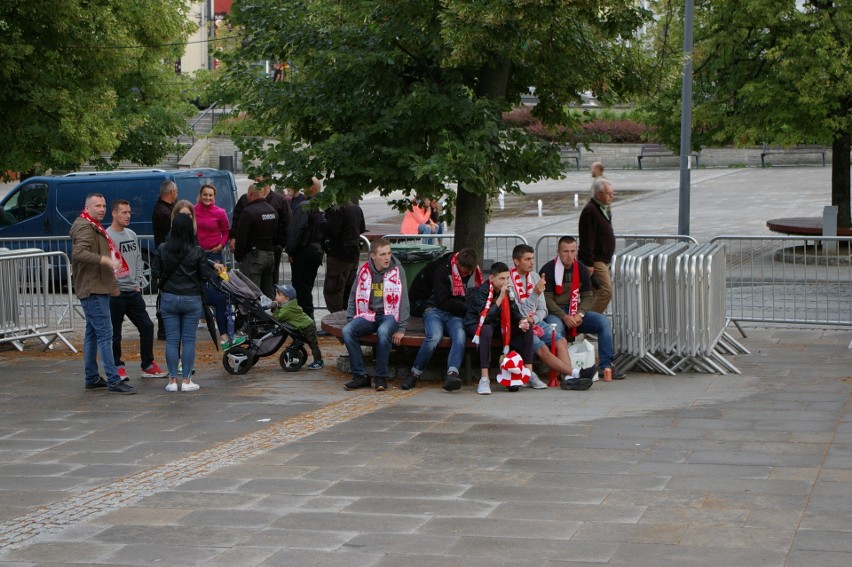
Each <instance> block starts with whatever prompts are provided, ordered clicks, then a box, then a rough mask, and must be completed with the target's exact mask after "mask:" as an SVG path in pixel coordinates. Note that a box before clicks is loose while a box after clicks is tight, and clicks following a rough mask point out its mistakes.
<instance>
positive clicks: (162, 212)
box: [151, 199, 175, 246]
mask: <svg viewBox="0 0 852 567" xmlns="http://www.w3.org/2000/svg"><path fill="white" fill-rule="evenodd" d="M174 208H175V204H174V203H166V202H165V201H163V200H162V199H158V200H157V204H156V205H154V212H153V213H151V230H152V231H153V232H154V246H159V245H160V244H162V243H163V242H165V241H166V238H167V237H168V234H169V231H170V230H171V229H172V209H174Z"/></svg>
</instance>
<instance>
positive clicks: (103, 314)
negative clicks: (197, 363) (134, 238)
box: [70, 193, 136, 394]
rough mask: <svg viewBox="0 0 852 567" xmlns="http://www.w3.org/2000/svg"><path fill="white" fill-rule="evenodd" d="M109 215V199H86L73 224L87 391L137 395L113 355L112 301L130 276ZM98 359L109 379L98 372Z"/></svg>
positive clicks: (91, 196)
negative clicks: (109, 225)
mask: <svg viewBox="0 0 852 567" xmlns="http://www.w3.org/2000/svg"><path fill="white" fill-rule="evenodd" d="M105 216H106V199H104V196H103V195H101V194H100V193H90V194H89V195H87V196H86V204H85V207H84V208H83V212H82V213H81V214H80V216H79V217H77V219H76V220H75V221H74V223H73V224H72V225H71V231H70V236H71V245H72V250H71V265H72V270H73V273H74V293H75V294H76V295H77V298H78V299H79V300H80V305H81V306H82V307H83V314H84V315H85V317H86V334H85V338H84V339H83V361H84V370H85V377H86V389H87V390H95V389H98V388H106V389H107V390H108V391H109V392H113V393H116V394H135V393H136V390H134V389H133V386H130V385H128V384H125V383H124V382H122V380H121V377H120V376H119V375H118V369H117V368H116V366H115V358H114V357H113V354H112V319H111V316H110V310H109V302H110V296H111V295H118V293H119V291H118V281H117V278H120V277H125V276H126V275H127V274H128V273H129V271H130V270H129V268H128V266H127V262H126V261H125V260H124V258H123V257H122V256H121V252H120V251H119V249H118V247H117V246H116V245H115V243H114V242H113V241H112V240H111V239H110V237H109V235H108V234H107V232H106V229H104V227H103V226H102V225H101V221H103V220H104V217H105ZM98 356H100V357H101V363H102V364H103V367H104V373H105V374H106V375H107V378H106V380H104V378H103V377H101V375H100V374H99V372H98Z"/></svg>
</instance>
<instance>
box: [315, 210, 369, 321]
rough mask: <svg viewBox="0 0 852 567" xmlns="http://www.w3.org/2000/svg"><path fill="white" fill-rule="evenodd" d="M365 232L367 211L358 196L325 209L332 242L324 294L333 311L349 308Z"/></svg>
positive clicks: (328, 252) (327, 261)
mask: <svg viewBox="0 0 852 567" xmlns="http://www.w3.org/2000/svg"><path fill="white" fill-rule="evenodd" d="M365 232H367V226H366V224H365V222H364V212H363V211H362V210H361V207H359V206H358V202H357V201H356V200H355V199H352V200H350V201H349V202H348V203H346V204H345V205H342V206H339V205H334V206H333V207H330V208H329V209H327V210H326V211H325V234H324V240H325V242H327V243H328V244H327V247H326V248H327V249H326V261H325V283H324V284H323V289H322V293H323V296H324V297H325V305H326V308H328V310H329V312H330V313H334V312H336V311H343V310H344V309H346V301H347V300H348V299H349V293H350V292H351V291H352V285H353V284H354V283H355V270H357V269H358V259H359V258H360V256H361V252H360V246H359V244H360V241H361V234H363V233H365Z"/></svg>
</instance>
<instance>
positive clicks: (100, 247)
mask: <svg viewBox="0 0 852 567" xmlns="http://www.w3.org/2000/svg"><path fill="white" fill-rule="evenodd" d="M69 234H70V235H71V244H72V246H73V247H72V249H71V271H72V273H73V278H74V293H75V294H76V295H77V297H78V298H79V299H86V298H87V297H89V296H90V295H92V294H106V295H112V294H113V293H114V292H118V282H117V281H116V279H115V272H113V270H112V268H111V267H109V266H104V265H102V264H101V257H103V256H107V257H109V241H107V239H106V236H104V235H103V234H101V233H100V232H98V230H97V229H96V228H95V227H94V226H92V223H90V222H89V221H87V220H86V219H84V218H81V217H78V218H77V220H75V221H74V224H72V225H71V231H70V233H69Z"/></svg>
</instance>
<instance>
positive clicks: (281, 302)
mask: <svg viewBox="0 0 852 567" xmlns="http://www.w3.org/2000/svg"><path fill="white" fill-rule="evenodd" d="M275 289H276V292H275V305H276V307H275V308H273V310H272V316H273V317H275V320H276V321H281V322H282V323H286V324H288V325H290V326H291V327H293V328H295V329H298V330H299V332H300V333H301V334H302V336H304V337H305V342H307V343H308V345H309V346H310V347H311V354H312V355H313V357H314V361H313V362H312V363H310V364H308V365H307V366H306V368H309V369H310V370H317V369H319V368H322V367H323V361H322V353H321V352H320V348H319V343H318V342H317V326H316V323H314V320H313V319H311V318H310V317H308V315H307V313H305V312H304V311H302V308H301V307H299V304H298V303H297V302H296V301H294V300H295V299H296V290H295V289H294V288H293V286H291V285H276V286H275Z"/></svg>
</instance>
